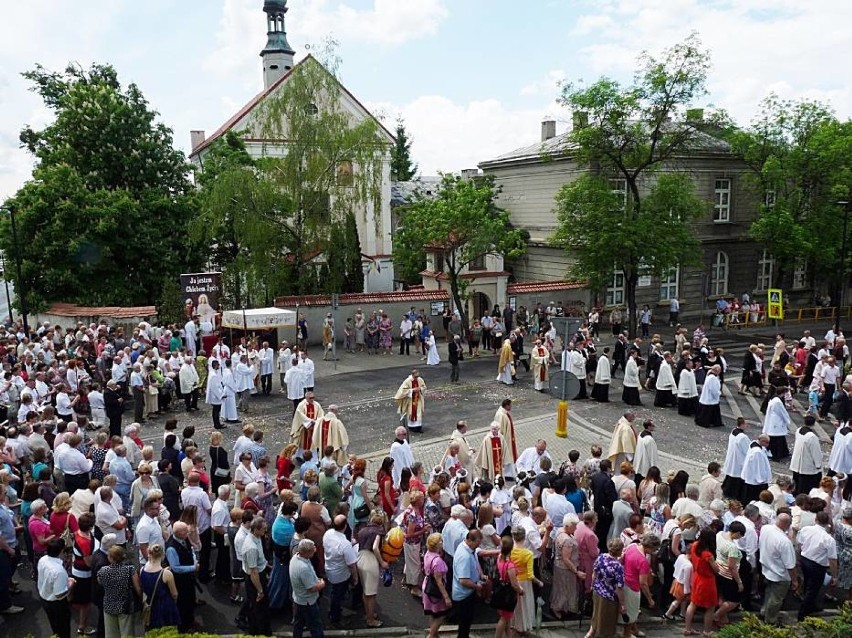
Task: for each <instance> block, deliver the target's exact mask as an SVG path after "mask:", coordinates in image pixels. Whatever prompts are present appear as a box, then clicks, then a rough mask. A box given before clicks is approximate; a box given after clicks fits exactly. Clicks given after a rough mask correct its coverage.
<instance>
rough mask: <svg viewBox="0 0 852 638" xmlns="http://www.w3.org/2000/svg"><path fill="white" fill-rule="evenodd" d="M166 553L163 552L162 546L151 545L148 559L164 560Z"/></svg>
mask: <svg viewBox="0 0 852 638" xmlns="http://www.w3.org/2000/svg"><path fill="white" fill-rule="evenodd" d="M164 555H165V552H164V551H163V546H162V545H157V544H154V545H150V546H149V547H148V558H149V559H153V560H162V558H163V556H164Z"/></svg>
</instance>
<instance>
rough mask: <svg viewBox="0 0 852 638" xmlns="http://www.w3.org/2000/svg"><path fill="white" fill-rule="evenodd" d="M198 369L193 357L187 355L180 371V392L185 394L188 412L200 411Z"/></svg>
mask: <svg viewBox="0 0 852 638" xmlns="http://www.w3.org/2000/svg"><path fill="white" fill-rule="evenodd" d="M199 381H200V379H199V377H198V371H197V370H196V369H195V364H194V363H193V359H192V357H185V358H184V360H183V363H182V364H181V366H180V370H179V371H178V382H179V383H180V393H181V395H183V402H184V407H185V408H186V411H187V412H197V411H198V384H199Z"/></svg>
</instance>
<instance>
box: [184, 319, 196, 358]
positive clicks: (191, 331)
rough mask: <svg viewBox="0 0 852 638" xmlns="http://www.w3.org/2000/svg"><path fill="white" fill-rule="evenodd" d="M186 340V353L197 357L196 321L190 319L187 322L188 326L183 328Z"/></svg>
mask: <svg viewBox="0 0 852 638" xmlns="http://www.w3.org/2000/svg"><path fill="white" fill-rule="evenodd" d="M183 334H184V339H186V353H187V354H188V355H189V356H191V357H193V358H194V357H195V354H196V351H197V349H196V342H197V339H198V326H197V325H195V320H194V319H190V320H189V321H187V322H186V325H185V326H184V327H183Z"/></svg>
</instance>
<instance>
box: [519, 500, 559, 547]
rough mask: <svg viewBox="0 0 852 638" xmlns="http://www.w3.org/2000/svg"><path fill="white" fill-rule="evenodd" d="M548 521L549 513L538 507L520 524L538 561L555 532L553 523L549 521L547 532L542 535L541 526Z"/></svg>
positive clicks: (527, 542) (527, 545) (522, 518)
mask: <svg viewBox="0 0 852 638" xmlns="http://www.w3.org/2000/svg"><path fill="white" fill-rule="evenodd" d="M545 521H547V512H546V511H545V509H544V508H543V507H536V508H534V509H533V511H532V515H530V516H522V517H521V519H520V521H519V524H520V526H521V527H522V528H523V529H524V534H525V539H526V540H525V543H526V547H527V549H529V550H530V551H531V552H532V553H533V556H534V557H535V559H536V560H538V558H539V556H541V552H542V551H543V550H545V549H546V542H547V539H548V538H549V534H550V532H551V531H552V530H553V523H551V522H550V521H547V526H546V528H545V532H544V533H542V531H541V526H542V525H544V523H545Z"/></svg>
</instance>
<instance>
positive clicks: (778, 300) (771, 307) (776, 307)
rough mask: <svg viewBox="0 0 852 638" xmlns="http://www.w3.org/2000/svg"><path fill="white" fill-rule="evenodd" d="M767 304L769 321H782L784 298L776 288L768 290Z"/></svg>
mask: <svg viewBox="0 0 852 638" xmlns="http://www.w3.org/2000/svg"><path fill="white" fill-rule="evenodd" d="M767 293H768V297H769V300H768V303H767V304H766V307H767V316H768V317H769V318H770V319H783V318H784V303H783V300H784V297H783V294H784V293H782V292H781V290H780V289H778V288H770V289H769V290H768V291H767Z"/></svg>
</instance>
